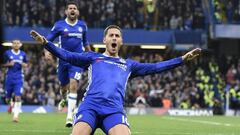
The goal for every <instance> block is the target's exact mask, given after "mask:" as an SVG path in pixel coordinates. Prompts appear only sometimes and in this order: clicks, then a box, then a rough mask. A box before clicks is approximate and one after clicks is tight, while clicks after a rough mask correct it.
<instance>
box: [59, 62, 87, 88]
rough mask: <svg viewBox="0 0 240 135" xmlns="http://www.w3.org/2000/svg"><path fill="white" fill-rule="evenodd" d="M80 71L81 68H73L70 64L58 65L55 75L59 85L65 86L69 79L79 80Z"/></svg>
mask: <svg viewBox="0 0 240 135" xmlns="http://www.w3.org/2000/svg"><path fill="white" fill-rule="evenodd" d="M82 71H83V70H82V68H80V67H77V66H73V65H71V64H59V65H58V68H57V73H58V80H59V81H60V85H61V86H65V85H67V84H68V83H69V82H70V78H72V79H75V80H80V79H81V75H82V74H81V73H82Z"/></svg>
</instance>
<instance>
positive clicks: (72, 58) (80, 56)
mask: <svg viewBox="0 0 240 135" xmlns="http://www.w3.org/2000/svg"><path fill="white" fill-rule="evenodd" d="M30 35H31V36H32V37H33V39H35V40H36V41H37V42H38V43H40V44H42V45H44V48H45V49H47V50H48V51H49V52H51V53H52V54H53V55H54V56H56V57H58V58H60V59H62V60H64V61H66V62H68V63H70V64H73V65H76V66H79V67H82V68H85V67H86V66H88V65H89V64H90V63H91V61H92V59H91V57H90V55H88V53H74V52H69V51H66V50H64V49H61V48H59V47H56V46H55V45H54V44H53V43H52V42H50V41H47V39H46V38H45V37H44V36H42V35H40V34H39V33H37V32H36V31H34V30H32V31H31V32H30Z"/></svg>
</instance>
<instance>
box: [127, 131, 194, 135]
mask: <svg viewBox="0 0 240 135" xmlns="http://www.w3.org/2000/svg"><path fill="white" fill-rule="evenodd" d="M131 133H132V134H143V135H146V134H149V133H147V132H137V131H136V132H131ZM151 135H192V133H170V132H169V133H166V132H154V133H153V132H151Z"/></svg>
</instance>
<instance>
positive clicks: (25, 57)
mask: <svg viewBox="0 0 240 135" xmlns="http://www.w3.org/2000/svg"><path fill="white" fill-rule="evenodd" d="M23 54H24V55H23V62H24V63H27V55H26V53H25V52H23Z"/></svg>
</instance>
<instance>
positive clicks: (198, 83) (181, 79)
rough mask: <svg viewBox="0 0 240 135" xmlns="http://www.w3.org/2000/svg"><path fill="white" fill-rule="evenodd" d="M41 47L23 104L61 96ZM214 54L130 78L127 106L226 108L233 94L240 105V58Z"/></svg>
mask: <svg viewBox="0 0 240 135" xmlns="http://www.w3.org/2000/svg"><path fill="white" fill-rule="evenodd" d="M39 52H41V51H38V50H36V49H32V50H31V49H28V50H27V54H28V59H29V67H28V68H27V69H26V70H25V83H24V92H23V104H31V105H51V106H56V104H57V103H58V102H59V100H60V98H61V96H60V93H59V83H58V80H57V75H56V66H57V64H56V61H54V62H51V61H49V62H48V61H46V60H44V57H43V56H42V54H41V53H39ZM181 55H182V53H181V52H176V51H165V52H163V53H151V52H143V53H141V55H137V54H136V55H131V56H130V57H131V58H132V59H134V60H137V61H140V62H158V61H163V60H167V59H170V58H174V57H177V56H181ZM218 59H219V60H221V62H219V61H215V60H214V59H213V57H209V56H207V57H201V58H200V59H198V60H196V61H194V62H191V63H189V64H188V63H186V64H185V65H182V66H180V67H178V68H176V69H173V70H169V71H166V72H163V73H161V74H155V75H148V76H144V77H137V78H133V79H130V80H129V81H128V85H127V90H126V102H125V105H126V106H130V107H132V106H139V105H140V106H143V107H148V106H150V107H165V108H171V107H174V108H183V109H191V108H197V109H199V108H208V109H212V108H216V107H218V108H219V109H220V110H218V111H220V112H221V111H222V110H223V108H224V107H225V106H226V104H224V103H225V102H226V97H229V103H230V106H229V107H230V108H233V109H234V108H236V109H237V108H238V109H239V107H240V58H234V57H222V58H218ZM0 73H1V75H0V76H1V78H0V80H1V83H0V95H1V98H0V102H1V103H4V91H3V80H4V74H3V73H4V72H0ZM87 84H88V83H87V72H84V74H83V75H82V79H81V81H80V85H79V98H80V99H81V98H82V96H83V93H84V92H85V91H84V89H85V88H86V87H87Z"/></svg>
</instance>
